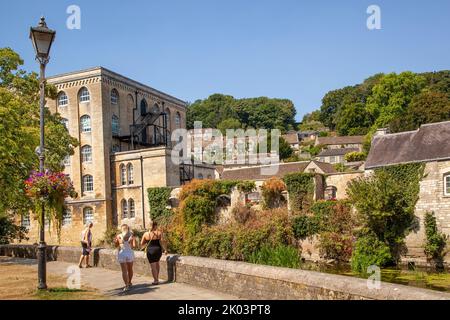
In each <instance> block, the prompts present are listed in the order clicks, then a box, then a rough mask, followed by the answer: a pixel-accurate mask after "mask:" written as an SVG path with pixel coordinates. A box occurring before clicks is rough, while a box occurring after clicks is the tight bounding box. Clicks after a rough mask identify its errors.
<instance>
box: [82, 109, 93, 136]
mask: <svg viewBox="0 0 450 320" xmlns="http://www.w3.org/2000/svg"><path fill="white" fill-rule="evenodd" d="M80 131H81V133H90V132H92V126H91V117H90V116H89V115H87V114H85V115H83V116H81V118H80Z"/></svg>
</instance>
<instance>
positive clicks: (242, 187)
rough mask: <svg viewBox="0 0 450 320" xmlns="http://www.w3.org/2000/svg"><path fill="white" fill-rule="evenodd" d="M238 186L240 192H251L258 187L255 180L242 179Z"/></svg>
mask: <svg viewBox="0 0 450 320" xmlns="http://www.w3.org/2000/svg"><path fill="white" fill-rule="evenodd" d="M236 188H237V189H238V190H239V192H243V193H250V192H253V190H255V189H256V183H255V181H240V182H238V183H237V185H236Z"/></svg>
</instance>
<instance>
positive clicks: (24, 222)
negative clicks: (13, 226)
mask: <svg viewBox="0 0 450 320" xmlns="http://www.w3.org/2000/svg"><path fill="white" fill-rule="evenodd" d="M20 225H21V226H22V227H24V228H27V229H28V228H30V226H31V221H30V214H29V213H28V214H23V215H22V216H21V220H20Z"/></svg>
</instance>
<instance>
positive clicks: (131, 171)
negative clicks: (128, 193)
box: [127, 163, 134, 184]
mask: <svg viewBox="0 0 450 320" xmlns="http://www.w3.org/2000/svg"><path fill="white" fill-rule="evenodd" d="M127 175H128V184H133V183H134V168H133V165H132V164H131V163H129V164H128V165H127Z"/></svg>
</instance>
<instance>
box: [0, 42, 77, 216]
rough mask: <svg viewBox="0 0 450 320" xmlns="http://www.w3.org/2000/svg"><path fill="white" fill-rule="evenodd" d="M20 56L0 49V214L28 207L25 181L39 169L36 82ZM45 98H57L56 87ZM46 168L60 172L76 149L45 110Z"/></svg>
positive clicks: (57, 121)
mask: <svg viewBox="0 0 450 320" xmlns="http://www.w3.org/2000/svg"><path fill="white" fill-rule="evenodd" d="M22 64H23V61H22V59H21V58H20V56H19V55H18V54H17V53H16V52H14V51H13V50H12V49H10V48H2V49H0V118H1V119H2V121H1V122H0V155H1V161H0V189H1V190H2V192H1V193H0V213H5V212H10V211H12V212H16V213H23V212H26V211H28V210H29V208H31V203H30V201H29V199H28V198H27V197H26V196H25V194H24V180H25V179H26V178H27V176H28V175H29V174H30V172H31V171H32V170H33V169H34V170H35V169H38V168H39V159H38V157H37V156H36V153H35V149H36V147H37V146H39V80H38V76H37V74H36V73H28V72H26V71H24V70H22V69H20V66H21V65H22ZM46 88H47V90H46V96H47V97H48V98H52V99H54V98H56V88H55V87H54V86H51V85H47V87H46ZM45 122H46V123H45V138H46V150H45V156H46V168H47V169H50V170H52V171H60V170H62V169H63V164H62V163H63V159H64V158H65V157H66V156H67V155H71V154H73V148H74V147H76V146H78V142H77V140H76V139H75V138H72V137H71V136H70V135H69V133H68V131H67V130H66V128H65V127H64V125H63V124H62V123H61V117H60V116H59V115H58V114H51V113H50V112H49V110H48V109H46V110H45Z"/></svg>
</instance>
